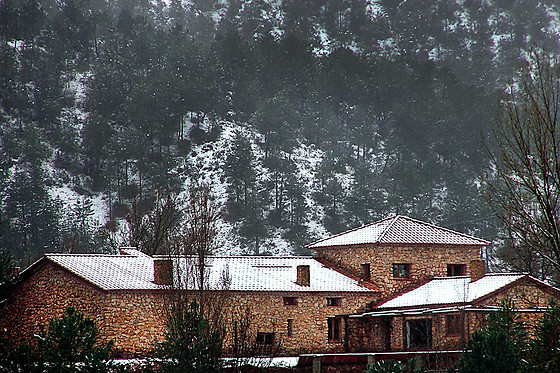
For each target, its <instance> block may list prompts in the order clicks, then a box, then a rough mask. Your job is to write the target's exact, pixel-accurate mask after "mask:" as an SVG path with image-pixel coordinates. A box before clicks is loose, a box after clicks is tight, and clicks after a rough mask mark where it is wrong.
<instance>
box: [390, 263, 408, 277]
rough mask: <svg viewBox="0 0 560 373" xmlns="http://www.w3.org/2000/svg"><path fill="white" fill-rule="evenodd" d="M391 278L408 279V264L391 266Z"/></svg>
mask: <svg viewBox="0 0 560 373" xmlns="http://www.w3.org/2000/svg"><path fill="white" fill-rule="evenodd" d="M393 277H396V278H409V277H410V264H408V263H406V264H405V263H395V264H393Z"/></svg>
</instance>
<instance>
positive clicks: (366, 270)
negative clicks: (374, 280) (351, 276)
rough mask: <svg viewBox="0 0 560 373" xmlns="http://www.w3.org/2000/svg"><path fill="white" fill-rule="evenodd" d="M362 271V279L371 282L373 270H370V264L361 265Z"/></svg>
mask: <svg viewBox="0 0 560 373" xmlns="http://www.w3.org/2000/svg"><path fill="white" fill-rule="evenodd" d="M361 269H362V273H361V278H362V279H364V280H369V279H371V268H370V264H369V263H363V264H362V265H361Z"/></svg>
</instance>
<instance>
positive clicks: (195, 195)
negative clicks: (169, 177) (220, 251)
mask: <svg viewBox="0 0 560 373" xmlns="http://www.w3.org/2000/svg"><path fill="white" fill-rule="evenodd" d="M185 215H186V222H185V228H184V232H183V237H184V250H185V251H184V253H185V254H186V255H188V256H194V257H195V258H196V267H197V269H198V273H197V278H196V280H197V284H196V285H197V287H198V289H199V290H201V291H204V290H206V284H205V269H206V258H207V257H208V256H210V255H212V253H213V251H214V249H215V243H216V240H215V238H216V234H217V231H216V223H217V221H218V219H219V218H220V210H219V208H218V207H217V206H216V204H215V202H214V200H213V198H212V195H211V193H210V188H209V187H208V186H206V185H202V186H198V187H195V188H192V189H191V190H190V192H189V199H188V203H187V206H186V211H185Z"/></svg>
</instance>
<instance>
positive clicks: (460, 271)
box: [447, 264, 467, 277]
mask: <svg viewBox="0 0 560 373" xmlns="http://www.w3.org/2000/svg"><path fill="white" fill-rule="evenodd" d="M466 274H467V265H466V264H448V265H447V277H453V276H464V275H466Z"/></svg>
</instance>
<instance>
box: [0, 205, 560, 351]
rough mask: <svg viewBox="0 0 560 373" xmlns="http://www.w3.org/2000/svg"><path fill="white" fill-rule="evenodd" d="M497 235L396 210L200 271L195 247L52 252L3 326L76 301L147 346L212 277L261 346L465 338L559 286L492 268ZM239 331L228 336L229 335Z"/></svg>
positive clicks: (7, 307)
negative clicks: (499, 312) (185, 253)
mask: <svg viewBox="0 0 560 373" xmlns="http://www.w3.org/2000/svg"><path fill="white" fill-rule="evenodd" d="M488 244H489V243H488V242H487V241H484V240H481V239H478V238H475V237H471V236H468V235H465V234H462V233H458V232H454V231H451V230H448V229H445V228H441V227H437V226H434V225H431V224H428V223H425V222H422V221H418V220H415V219H411V218H408V217H404V216H398V215H397V216H394V217H391V218H388V219H384V220H381V221H378V222H375V223H373V224H370V225H366V226H363V227H361V228H358V229H354V230H350V231H347V232H344V233H341V234H339V235H335V236H332V237H329V238H326V239H323V240H320V241H317V242H314V243H311V244H309V245H308V246H307V248H308V249H310V250H313V251H314V252H315V253H316V256H313V257H250V256H229V257H209V258H207V259H206V263H205V265H204V266H203V270H202V271H201V270H200V265H199V263H198V262H197V261H196V260H195V259H194V258H185V257H150V256H147V255H145V254H142V253H141V252H139V251H137V250H134V249H131V248H123V249H121V250H120V252H119V254H116V255H103V254H47V255H45V256H44V257H43V258H41V259H40V260H39V261H37V262H36V263H34V264H33V265H31V266H30V267H29V268H27V269H26V270H25V271H23V272H22V273H21V276H20V281H19V283H18V284H17V286H16V288H15V290H14V291H13V293H12V294H11V296H10V298H9V299H8V300H7V302H5V304H4V305H3V307H2V308H1V309H0V330H4V331H5V333H6V335H7V337H8V338H10V340H12V341H13V342H14V344H19V343H23V342H31V341H32V340H33V335H35V334H37V333H40V332H41V331H42V330H43V329H44V328H45V327H46V326H47V325H48V322H49V321H50V320H51V319H52V318H54V317H59V316H60V315H61V314H62V313H63V312H64V310H65V308H66V307H68V306H74V307H76V308H77V309H78V310H79V311H81V312H83V313H85V314H86V315H88V316H90V317H91V318H92V319H93V320H94V321H95V322H96V324H97V326H98V328H99V331H100V338H101V339H103V340H113V341H114V343H115V344H114V346H115V349H116V351H117V353H118V354H119V355H120V356H125V357H129V356H145V355H149V354H150V352H151V350H152V348H153V347H154V345H155V343H156V342H157V341H161V340H162V339H163V338H164V333H165V320H166V310H167V307H166V305H167V302H166V299H167V298H168V297H169V296H170V294H172V293H173V292H175V291H176V289H183V290H185V291H187V292H192V294H197V292H196V289H199V288H200V283H201V281H200V278H202V279H204V280H203V281H202V283H203V284H204V285H203V286H202V287H203V289H204V291H203V293H204V294H207V296H208V297H210V296H212V297H214V298H213V299H220V304H222V305H223V307H224V308H223V309H222V310H221V311H222V312H223V313H224V314H226V315H228V316H227V317H231V318H232V320H233V318H234V316H235V315H239V314H240V313H241V312H246V314H248V315H250V321H251V333H250V334H248V335H250V338H251V339H253V342H254V343H255V345H256V346H259V347H260V348H261V349H260V351H263V352H266V351H272V349H275V353H278V354H283V355H298V354H304V353H343V352H350V351H352V352H363V351H368V352H373V351H407V350H408V351H410V350H418V349H449V348H458V347H460V346H462V345H463V344H464V341H465V340H466V338H468V335H469V334H470V333H471V332H472V331H473V330H474V329H475V328H477V327H479V326H480V325H481V324H482V323H483V322H484V315H485V314H487V313H488V312H493V310H495V309H496V306H498V305H499V302H500V299H502V298H504V297H512V298H513V299H515V300H516V301H517V300H520V301H521V300H523V301H524V302H525V303H523V304H522V307H523V309H524V312H527V314H529V313H530V312H529V311H531V312H533V314H536V313H538V312H540V310H541V308H542V307H544V306H546V304H547V302H548V298H550V297H557V298H558V295H559V294H558V290H557V289H555V288H552V287H550V286H549V285H546V284H545V283H542V282H540V281H538V280H535V279H533V278H531V277H529V276H525V275H487V276H485V274H484V272H485V270H484V262H483V261H482V260H481V257H482V256H481V254H482V249H483V248H484V247H485V246H487V245H488ZM192 273H201V274H203V276H201V277H199V279H198V280H197V279H196V278H194V277H196V276H194V277H192V278H191V277H190V276H189V274H192ZM471 280H472V281H471ZM524 295H527V297H523V296H524ZM232 341H233V338H232V337H231V335H229V336H226V339H225V342H226V346H231V344H232Z"/></svg>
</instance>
